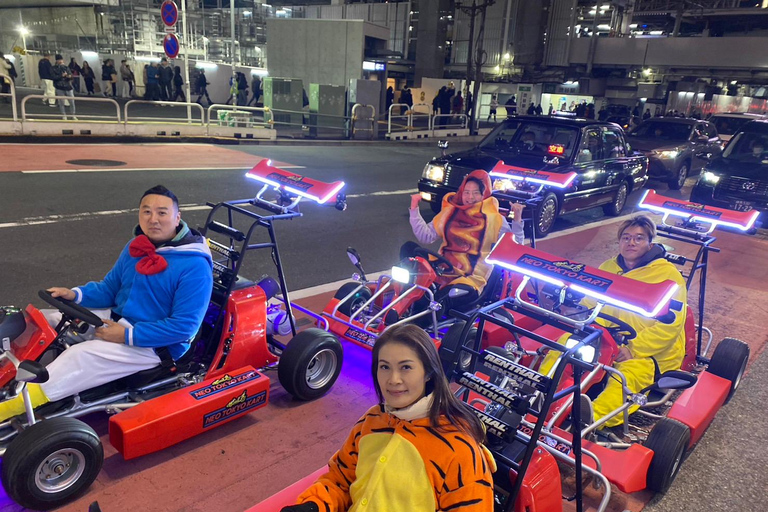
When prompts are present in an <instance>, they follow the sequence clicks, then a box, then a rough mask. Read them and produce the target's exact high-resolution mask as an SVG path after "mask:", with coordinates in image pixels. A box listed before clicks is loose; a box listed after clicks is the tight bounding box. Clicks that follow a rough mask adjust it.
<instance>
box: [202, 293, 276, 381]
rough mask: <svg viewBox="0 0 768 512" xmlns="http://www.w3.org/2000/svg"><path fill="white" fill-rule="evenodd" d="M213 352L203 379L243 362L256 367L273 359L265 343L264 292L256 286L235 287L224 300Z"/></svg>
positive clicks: (239, 365) (212, 376)
mask: <svg viewBox="0 0 768 512" xmlns="http://www.w3.org/2000/svg"><path fill="white" fill-rule="evenodd" d="M224 315H225V317H224V322H223V324H222V329H221V340H220V341H219V343H218V349H217V351H216V355H214V357H213V361H212V362H211V365H210V366H209V367H208V373H206V375H205V378H206V379H215V378H217V377H222V376H224V375H226V374H230V373H232V372H233V371H235V370H237V369H238V368H242V367H244V366H248V365H250V366H254V367H257V368H260V367H262V366H266V365H268V364H271V363H274V362H276V361H277V356H275V355H274V354H273V353H272V352H270V351H269V348H268V346H267V338H266V336H267V296H266V294H265V293H264V290H262V289H261V287H259V286H251V287H249V288H243V289H241V290H235V291H233V292H232V294H231V295H230V297H229V300H228V301H227V310H226V312H224Z"/></svg>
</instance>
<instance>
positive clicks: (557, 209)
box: [418, 116, 648, 236]
mask: <svg viewBox="0 0 768 512" xmlns="http://www.w3.org/2000/svg"><path fill="white" fill-rule="evenodd" d="M499 161H501V162H502V163H503V164H506V165H508V166H514V167H516V168H521V169H530V170H532V171H544V172H547V173H563V174H568V173H572V172H575V173H576V177H575V179H574V180H572V181H570V182H569V184H568V186H567V187H564V188H560V187H548V186H545V187H543V189H541V191H540V192H539V194H540V195H541V196H542V197H541V200H540V201H538V202H537V206H536V208H535V211H534V212H532V214H533V220H534V223H533V224H534V228H535V230H536V236H544V235H546V234H547V233H549V232H550V231H551V230H552V227H553V225H554V223H555V220H556V219H557V217H558V216H559V215H563V214H566V213H571V212H575V211H579V210H585V209H588V208H594V207H597V206H602V207H603V210H604V211H605V213H606V214H607V215H619V214H620V213H621V211H622V210H623V209H624V205H625V203H626V201H627V196H628V195H629V194H630V193H631V192H632V191H633V190H636V189H639V188H642V187H643V186H644V185H645V183H646V181H647V180H648V175H647V173H648V158H647V157H645V156H643V155H642V154H640V153H637V152H633V151H632V149H631V148H630V147H629V145H628V144H627V143H626V140H625V137H624V131H623V130H622V129H621V127H619V126H618V125H616V124H613V123H606V122H601V121H594V120H587V119H564V118H560V117H551V116H515V117H511V118H509V119H507V120H506V121H504V122H502V123H499V125H497V126H496V127H495V128H494V129H493V130H492V131H491V132H490V133H489V134H488V136H486V137H485V138H484V139H483V140H482V141H481V142H480V143H479V144H478V145H477V146H476V147H474V148H472V149H470V150H468V151H462V152H458V153H453V154H447V155H446V154H444V155H443V156H440V157H436V158H433V159H432V160H431V161H430V162H429V163H427V165H426V166H425V167H424V171H423V173H422V178H421V180H420V181H419V184H418V189H419V192H420V193H421V196H422V198H423V199H424V200H425V201H427V202H429V203H430V206H431V207H432V209H433V211H435V212H438V211H440V206H441V203H442V198H443V196H444V195H445V194H447V193H448V192H453V191H456V190H457V189H458V187H459V185H461V182H462V180H463V179H464V176H466V175H467V174H469V173H470V172H472V171H474V170H475V169H484V170H486V171H488V172H490V171H491V170H492V169H493V168H494V167H495V166H496V165H497V164H498V163H499ZM494 186H496V185H494ZM513 186H514V185H513Z"/></svg>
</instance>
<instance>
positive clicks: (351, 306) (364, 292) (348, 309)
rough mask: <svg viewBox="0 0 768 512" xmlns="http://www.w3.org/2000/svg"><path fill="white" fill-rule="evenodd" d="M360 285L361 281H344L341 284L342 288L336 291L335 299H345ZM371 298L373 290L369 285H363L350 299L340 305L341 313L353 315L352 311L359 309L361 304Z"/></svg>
mask: <svg viewBox="0 0 768 512" xmlns="http://www.w3.org/2000/svg"><path fill="white" fill-rule="evenodd" d="M358 286H360V284H359V283H344V284H343V285H341V288H339V290H338V291H337V292H336V295H334V296H333V298H334V299H339V300H341V299H343V298H344V297H346V296H347V295H349V294H350V293H352V290H354V289H355V288H357V287H358ZM370 298H371V290H370V289H369V288H368V287H367V286H363V287H362V288H361V289H360V290H359V291H358V292H357V293H356V294H354V295H353V296H352V297H351V298H350V299H349V300H348V301H346V302H345V303H344V304H340V305H339V310H338V311H339V313H341V314H343V315H346V316H352V313H354V312H355V311H357V310H358V309H359V308H360V306H362V305H363V304H365V302H366V301H367V300H368V299H370Z"/></svg>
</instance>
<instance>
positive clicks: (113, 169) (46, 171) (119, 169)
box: [21, 165, 306, 174]
mask: <svg viewBox="0 0 768 512" xmlns="http://www.w3.org/2000/svg"><path fill="white" fill-rule="evenodd" d="M280 168H281V169H306V167H304V166H303V165H281V166H280ZM248 169H250V167H248V166H242V167H173V168H165V169H156V168H149V167H106V168H102V169H42V170H34V171H21V173H22V174H50V173H53V172H63V173H73V172H133V171H247V170H248Z"/></svg>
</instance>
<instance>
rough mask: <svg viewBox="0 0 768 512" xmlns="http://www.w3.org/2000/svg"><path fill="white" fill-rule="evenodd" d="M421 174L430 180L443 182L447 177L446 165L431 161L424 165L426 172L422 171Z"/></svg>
mask: <svg viewBox="0 0 768 512" xmlns="http://www.w3.org/2000/svg"><path fill="white" fill-rule="evenodd" d="M421 176H422V177H423V178H426V179H428V180H431V181H438V182H441V183H442V181H443V179H444V178H445V166H443V165H435V164H432V163H429V164H427V165H425V166H424V172H422V173H421Z"/></svg>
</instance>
